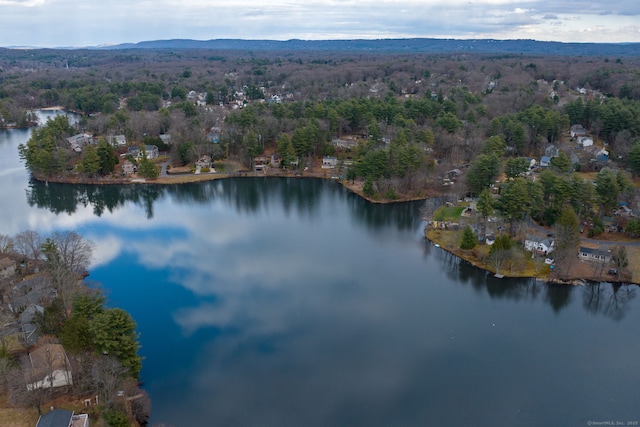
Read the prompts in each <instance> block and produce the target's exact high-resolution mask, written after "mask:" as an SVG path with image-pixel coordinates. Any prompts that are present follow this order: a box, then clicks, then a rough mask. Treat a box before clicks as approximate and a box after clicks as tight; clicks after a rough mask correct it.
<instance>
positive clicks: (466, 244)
mask: <svg viewBox="0 0 640 427" xmlns="http://www.w3.org/2000/svg"><path fill="white" fill-rule="evenodd" d="M477 244H478V237H477V236H476V235H475V233H474V232H473V230H471V227H469V226H468V225H467V226H466V227H465V228H464V230H462V239H461V240H460V249H465V250H468V249H473V248H475V247H476V245H477Z"/></svg>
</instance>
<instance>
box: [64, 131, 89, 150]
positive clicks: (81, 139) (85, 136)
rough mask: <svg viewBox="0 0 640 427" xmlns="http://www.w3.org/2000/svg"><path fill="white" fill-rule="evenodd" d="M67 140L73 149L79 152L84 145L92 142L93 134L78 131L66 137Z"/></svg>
mask: <svg viewBox="0 0 640 427" xmlns="http://www.w3.org/2000/svg"><path fill="white" fill-rule="evenodd" d="M67 142H68V143H69V147H71V149H72V150H73V151H76V152H78V153H79V152H81V151H82V147H83V146H84V145H87V144H93V135H91V134H90V133H79V134H77V135H73V136H70V137H69V138H67Z"/></svg>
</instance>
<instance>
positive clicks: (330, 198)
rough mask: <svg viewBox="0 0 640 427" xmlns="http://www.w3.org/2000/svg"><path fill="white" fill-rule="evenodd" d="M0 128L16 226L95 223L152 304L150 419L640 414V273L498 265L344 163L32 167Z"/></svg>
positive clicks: (115, 288)
mask: <svg viewBox="0 0 640 427" xmlns="http://www.w3.org/2000/svg"><path fill="white" fill-rule="evenodd" d="M28 135H29V131H23V130H10V131H4V132H0V196H2V198H1V200H2V201H3V202H2V209H1V212H0V233H3V234H11V235H14V234H16V233H18V232H20V231H23V230H25V229H34V230H37V231H39V232H42V233H47V232H50V231H52V230H70V229H73V230H77V231H78V232H80V233H81V234H82V235H83V236H85V237H86V238H87V239H90V240H92V241H93V242H94V243H95V244H96V249H95V254H94V255H95V257H94V258H95V259H94V263H93V266H92V267H91V271H90V272H91V275H90V277H89V280H90V281H91V282H99V283H101V284H102V287H103V289H104V291H105V293H106V294H107V295H108V300H109V305H110V306H118V307H122V308H124V309H125V310H127V311H129V312H130V313H131V314H132V315H133V317H134V318H135V320H136V322H137V324H138V331H139V332H140V341H141V344H142V348H141V354H142V355H143V356H144V358H145V359H144V361H143V369H142V373H141V376H142V380H143V381H144V385H145V389H146V390H147V391H148V392H149V394H150V396H151V399H152V417H151V424H152V425H153V424H159V423H166V424H168V425H173V426H176V427H178V426H208V425H233V426H236V425H239V426H245V425H252V426H253V425H260V426H301V425H304V426H329V425H331V426H343V425H344V426H347V425H348V426H353V425H366V426H370V425H384V426H387V425H394V426H427V425H437V426H439V425H490V424H495V425H576V426H584V425H588V424H587V423H588V422H589V421H593V422H606V421H613V422H616V421H619V422H622V423H625V424H624V425H627V424H626V423H627V421H638V420H640V410H639V409H638V398H637V394H636V393H637V386H638V384H640V371H639V370H638V369H636V366H637V363H638V360H640V341H639V340H638V325H639V324H640V307H639V305H638V304H639V303H638V301H637V299H636V298H635V297H636V294H637V289H638V288H637V286H635V285H634V286H614V285H612V284H609V283H598V284H592V285H588V286H580V287H569V286H549V285H547V284H545V283H541V282H536V281H533V280H508V279H502V280H499V279H495V278H493V277H491V276H490V275H487V274H485V273H484V272H482V271H480V270H477V269H475V268H472V267H470V266H469V265H467V264H466V263H464V262H460V261H459V260H458V259H456V258H455V257H452V256H450V255H449V254H447V253H446V252H444V251H442V250H441V249H438V248H435V247H433V246H432V245H430V244H428V243H427V242H425V240H424V238H423V233H422V230H423V223H422V221H421V219H420V207H421V205H422V204H421V203H420V202H411V203H399V204H394V205H388V206H382V205H373V204H370V203H368V202H366V201H364V200H362V199H360V198H359V197H357V196H355V195H353V194H351V193H349V192H348V191H346V190H344V189H343V188H342V187H341V186H340V185H339V184H338V183H336V182H334V181H324V180H316V179H295V178H234V179H227V180H219V181H211V182H205V183H199V184H187V185H179V186H154V185H138V186H132V185H131V186H100V187H92V186H72V185H64V184H51V183H49V184H46V183H37V182H30V181H29V176H28V174H27V173H26V171H25V170H24V168H23V165H22V164H21V163H19V159H18V155H17V145H18V144H19V143H20V142H24V141H26V139H27V138H28Z"/></svg>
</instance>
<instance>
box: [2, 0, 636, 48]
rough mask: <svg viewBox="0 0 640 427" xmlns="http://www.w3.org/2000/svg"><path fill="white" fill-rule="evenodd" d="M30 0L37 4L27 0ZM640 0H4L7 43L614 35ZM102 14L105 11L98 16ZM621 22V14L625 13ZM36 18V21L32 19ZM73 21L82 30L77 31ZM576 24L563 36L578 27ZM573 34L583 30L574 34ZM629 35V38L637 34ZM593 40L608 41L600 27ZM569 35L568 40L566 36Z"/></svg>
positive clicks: (624, 36)
mask: <svg viewBox="0 0 640 427" xmlns="http://www.w3.org/2000/svg"><path fill="white" fill-rule="evenodd" d="M27 5H29V7H27ZM639 15H640V2H636V1H630V0H617V1H613V2H607V3H606V4H602V3H599V2H595V1H569V0H564V1H560V2H540V1H526V2H524V3H523V2H519V1H515V0H498V1H495V0H490V1H489V0H488V1H480V2H477V1H476V2H473V3H470V2H467V1H463V0H451V1H449V2H447V3H446V5H443V4H442V3H441V2H434V1H416V0H401V1H397V2H393V3H389V2H376V1H372V0H365V1H355V0H352V1H332V2H328V1H319V0H318V1H312V2H308V3H298V2H286V1H284V2H283V1H277V0H276V1H272V2H269V3H260V2H258V1H255V0H253V1H252V0H238V1H234V2H231V1H230V0H226V1H224V0H223V1H218V2H216V3H215V4H214V3H212V2H211V1H207V0H191V1H184V2H181V3H179V4H178V3H176V2H169V1H164V0H161V1H159V2H154V3H153V4H152V3H151V2H148V1H130V2H124V1H110V2H108V3H106V4H105V2H100V3H82V4H79V3H77V2H71V1H70V0H27V1H15V0H0V27H2V28H3V30H4V31H3V33H4V34H3V36H4V38H3V41H2V43H3V44H4V45H42V46H52V45H83V44H84V45H86V44H102V43H120V42H136V41H141V40H152V39H166V38H176V37H180V38H194V39H212V38H245V39H251V38H253V39H255V38H262V39H280V40H284V39H291V38H300V39H338V38H378V37H447V36H449V37H459V38H477V37H487V38H512V37H513V36H514V35H517V34H518V33H519V32H534V33H536V32H537V33H539V34H541V35H546V36H548V34H545V29H544V25H546V24H545V21H551V20H556V19H565V18H566V17H568V16H579V17H581V18H582V19H583V20H589V19H591V18H593V19H595V18H596V17H597V19H599V22H598V26H600V27H601V28H602V29H603V32H604V33H606V34H607V35H608V37H612V36H613V35H614V34H615V35H616V37H617V38H619V39H620V40H625V41H637V40H640V35H638V34H637V33H633V32H632V33H624V32H623V31H622V30H621V29H620V28H621V27H624V26H628V25H633V22H631V21H632V18H633V17H638V16H639ZM96 17H100V19H99V22H98V23H97V21H96ZM621 20H622V21H623V22H620V21H621ZM25 23H28V25H25ZM69 28H74V31H69V30H68V29H69ZM570 34H571V32H568V33H567V34H566V35H562V34H560V36H562V37H565V38H570V37H571V35H570ZM573 37H576V35H574V36H573ZM630 38H631V39H630ZM593 40H594V41H603V38H602V37H599V36H598V35H597V34H593ZM564 41H568V40H564Z"/></svg>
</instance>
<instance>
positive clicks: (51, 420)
mask: <svg viewBox="0 0 640 427" xmlns="http://www.w3.org/2000/svg"><path fill="white" fill-rule="evenodd" d="M72 417H73V411H69V410H67V409H54V410H53V411H51V412H49V413H47V414H44V415H41V416H40V418H39V419H38V424H36V427H69V426H70V425H71V418H72Z"/></svg>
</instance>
